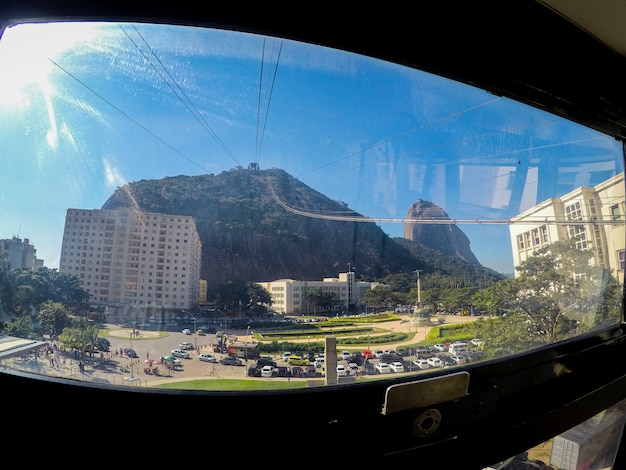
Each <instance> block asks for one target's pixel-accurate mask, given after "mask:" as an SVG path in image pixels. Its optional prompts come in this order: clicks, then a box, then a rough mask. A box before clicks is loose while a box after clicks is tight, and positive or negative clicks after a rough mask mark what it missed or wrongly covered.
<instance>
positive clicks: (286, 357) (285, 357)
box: [283, 351, 291, 362]
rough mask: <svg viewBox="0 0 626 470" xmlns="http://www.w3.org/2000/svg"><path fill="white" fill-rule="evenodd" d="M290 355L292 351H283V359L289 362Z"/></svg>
mask: <svg viewBox="0 0 626 470" xmlns="http://www.w3.org/2000/svg"><path fill="white" fill-rule="evenodd" d="M289 356H291V352H289V351H285V352H284V353H283V361H285V362H287V359H289Z"/></svg>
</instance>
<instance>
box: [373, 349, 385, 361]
mask: <svg viewBox="0 0 626 470" xmlns="http://www.w3.org/2000/svg"><path fill="white" fill-rule="evenodd" d="M383 354H385V352H384V351H383V350H382V349H377V350H376V351H374V357H375V358H376V359H380V356H382V355H383Z"/></svg>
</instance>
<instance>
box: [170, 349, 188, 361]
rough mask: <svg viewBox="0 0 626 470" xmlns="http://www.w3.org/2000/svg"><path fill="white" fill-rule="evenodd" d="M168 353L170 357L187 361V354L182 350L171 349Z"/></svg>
mask: <svg viewBox="0 0 626 470" xmlns="http://www.w3.org/2000/svg"><path fill="white" fill-rule="evenodd" d="M170 353H171V354H172V356H174V357H180V358H183V359H189V357H190V356H189V353H188V352H187V351H185V350H183V349H172V350H171V351H170Z"/></svg>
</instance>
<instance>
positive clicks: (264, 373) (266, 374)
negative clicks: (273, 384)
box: [261, 366, 274, 377]
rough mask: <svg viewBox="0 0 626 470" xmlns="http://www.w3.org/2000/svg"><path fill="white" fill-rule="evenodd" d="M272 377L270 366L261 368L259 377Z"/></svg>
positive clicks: (272, 370)
mask: <svg viewBox="0 0 626 470" xmlns="http://www.w3.org/2000/svg"><path fill="white" fill-rule="evenodd" d="M273 375H274V368H273V367H272V366H263V367H261V377H272V376H273Z"/></svg>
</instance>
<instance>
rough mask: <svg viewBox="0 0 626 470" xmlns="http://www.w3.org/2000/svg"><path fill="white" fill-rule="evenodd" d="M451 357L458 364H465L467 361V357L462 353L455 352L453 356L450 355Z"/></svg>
mask: <svg viewBox="0 0 626 470" xmlns="http://www.w3.org/2000/svg"><path fill="white" fill-rule="evenodd" d="M450 359H452V360H453V361H454V362H455V363H457V364H465V363H466V362H467V359H465V356H462V355H460V354H458V355H455V354H453V355H452V356H450Z"/></svg>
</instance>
